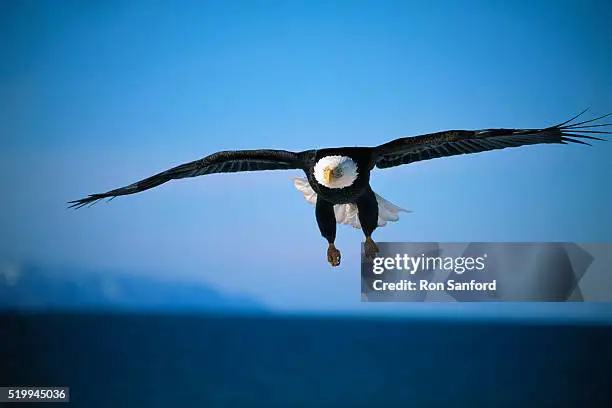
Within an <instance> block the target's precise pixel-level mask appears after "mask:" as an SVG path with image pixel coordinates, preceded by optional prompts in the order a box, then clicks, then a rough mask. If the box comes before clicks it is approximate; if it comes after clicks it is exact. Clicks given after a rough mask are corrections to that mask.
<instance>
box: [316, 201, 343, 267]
mask: <svg viewBox="0 0 612 408" xmlns="http://www.w3.org/2000/svg"><path fill="white" fill-rule="evenodd" d="M315 214H316V217H317V224H318V225H319V230H320V231H321V235H322V236H323V238H325V239H326V240H327V242H328V243H329V246H328V247H327V262H329V263H330V264H331V266H338V265H340V251H338V249H337V248H336V246H335V245H334V241H336V213H335V212H334V205H333V204H332V203H330V202H329V201H325V200H324V199H322V198H321V197H317V206H316V210H315Z"/></svg>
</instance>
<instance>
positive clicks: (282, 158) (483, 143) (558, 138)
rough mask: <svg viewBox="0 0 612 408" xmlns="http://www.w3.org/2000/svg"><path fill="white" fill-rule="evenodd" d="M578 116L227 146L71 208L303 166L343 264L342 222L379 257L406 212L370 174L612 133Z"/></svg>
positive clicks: (320, 220)
mask: <svg viewBox="0 0 612 408" xmlns="http://www.w3.org/2000/svg"><path fill="white" fill-rule="evenodd" d="M584 112H586V110H585V111H583V112H581V113H580V114H579V115H577V116H575V117H573V118H571V119H569V120H567V121H565V122H563V123H560V124H558V125H555V126H550V127H546V128H541V129H483V130H447V131H442V132H436V133H430V134H425V135H419V136H412V137H402V138H398V139H395V140H392V141H390V142H388V143H385V144H382V145H379V146H375V147H339V148H322V149H313V150H305V151H302V152H291V151H287V150H271V149H263V150H234V151H221V152H217V153H214V154H211V155H209V156H206V157H204V158H202V159H199V160H195V161H192V162H189V163H185V164H181V165H179V166H177V167H173V168H171V169H169V170H166V171H163V172H161V173H158V174H155V175H153V176H151V177H148V178H146V179H143V180H140V181H137V182H135V183H133V184H130V185H128V186H125V187H121V188H117V189H115V190H111V191H108V192H106V193H100V194H91V195H89V196H88V197H85V198H82V199H80V200H75V201H70V202H69V203H68V204H70V208H80V207H82V206H84V205H87V204H94V203H95V202H97V201H98V200H101V199H104V198H109V199H111V200H112V199H113V198H115V197H117V196H122V195H128V194H134V193H139V192H141V191H144V190H148V189H150V188H153V187H157V186H159V185H160V184H163V183H165V182H167V181H170V180H175V179H182V178H186V177H196V176H202V175H206V174H213V173H233V172H243V171H258V170H288V169H297V170H302V171H303V172H304V174H305V176H306V177H305V178H295V179H294V185H295V187H296V188H297V189H298V190H299V191H300V192H302V193H303V194H304V197H305V198H306V200H307V201H308V202H310V203H311V204H313V205H314V206H315V217H316V220H317V224H318V226H319V230H320V232H321V235H322V236H323V238H325V239H326V240H327V242H328V248H327V261H328V262H329V263H330V264H331V265H332V266H338V265H339V264H340V251H339V250H338V249H337V248H336V247H335V245H334V243H335V240H336V224H348V225H352V226H353V227H355V228H360V229H361V230H362V231H363V234H364V235H365V243H364V252H365V255H366V256H367V257H369V258H373V257H375V256H376V254H377V253H378V252H379V249H378V246H377V245H376V243H375V242H374V240H373V239H372V233H373V232H374V230H375V229H376V228H377V227H382V226H384V225H386V223H387V222H388V221H397V220H398V219H399V213H400V212H408V211H407V210H405V209H403V208H401V207H399V206H396V205H395V204H392V203H391V202H389V201H387V200H385V199H384V198H382V197H381V196H379V195H378V194H376V193H375V192H374V191H372V188H371V187H370V172H371V171H372V170H373V169H374V168H379V169H385V168H389V167H395V166H399V165H402V164H410V163H414V162H417V161H421V160H429V159H434V158H438V157H447V156H455V155H460V154H469V153H478V152H484V151H489V150H498V149H505V148H508V147H518V146H525V145H534V144H544V143H553V144H568V143H580V144H586V145H590V144H589V143H587V142H585V141H583V140H580V139H591V140H604V139H601V138H599V137H594V136H589V135H588V134H602V135H603V134H610V133H612V132H610V131H601V130H593V128H597V127H601V126H610V125H612V124H609V123H603V124H595V123H594V122H595V121H598V120H600V119H603V118H605V117H608V116H610V115H612V113H610V114H608V115H604V116H601V117H598V118H595V119H591V120H586V121H582V122H578V123H573V124H572V122H573V121H575V120H576V119H577V118H578V117H580V116H581V115H582V114H583V113H584Z"/></svg>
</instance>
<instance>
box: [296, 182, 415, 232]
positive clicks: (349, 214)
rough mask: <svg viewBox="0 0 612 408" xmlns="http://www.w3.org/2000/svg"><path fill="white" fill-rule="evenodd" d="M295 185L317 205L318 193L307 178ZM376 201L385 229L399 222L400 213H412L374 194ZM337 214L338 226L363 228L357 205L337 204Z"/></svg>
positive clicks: (381, 222) (380, 220)
mask: <svg viewBox="0 0 612 408" xmlns="http://www.w3.org/2000/svg"><path fill="white" fill-rule="evenodd" d="M293 185H294V186H295V188H297V189H298V190H299V191H300V192H301V193H302V194H304V198H305V199H306V201H308V202H309V203H310V204H312V205H316V203H317V193H315V192H314V190H313V189H312V187H310V184H309V183H308V180H307V179H306V178H305V177H295V178H294V179H293ZM374 195H375V196H376V201H378V226H379V227H384V226H385V225H387V222H389V221H398V220H399V213H400V212H410V211H409V210H406V209H403V208H401V207H398V206H397V205H395V204H393V203H391V202H389V201H387V200H385V199H384V198H382V197H381V196H379V195H378V194H376V193H374ZM334 212H335V213H336V222H337V223H338V224H347V225H352V226H353V227H355V228H361V224H360V223H359V215H358V211H357V205H355V204H336V205H335V206H334Z"/></svg>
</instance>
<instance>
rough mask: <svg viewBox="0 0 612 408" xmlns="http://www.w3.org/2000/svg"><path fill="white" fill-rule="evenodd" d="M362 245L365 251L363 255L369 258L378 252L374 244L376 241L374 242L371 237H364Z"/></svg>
mask: <svg viewBox="0 0 612 408" xmlns="http://www.w3.org/2000/svg"><path fill="white" fill-rule="evenodd" d="M363 247H364V248H363V249H364V251H365V256H366V257H367V258H370V259H372V258H375V257H376V254H378V253H379V252H380V249H379V248H378V245H376V242H374V240H373V239H372V237H366V240H365V244H364V245H363Z"/></svg>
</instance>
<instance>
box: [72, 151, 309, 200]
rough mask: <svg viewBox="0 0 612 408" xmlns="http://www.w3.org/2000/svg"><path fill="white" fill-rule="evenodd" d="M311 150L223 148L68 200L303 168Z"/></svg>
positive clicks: (111, 195) (110, 197) (109, 195)
mask: <svg viewBox="0 0 612 408" xmlns="http://www.w3.org/2000/svg"><path fill="white" fill-rule="evenodd" d="M309 152H310V151H306V152H299V153H296V152H290V151H287V150H272V149H263V150H228V151H221V152H217V153H214V154H211V155H209V156H206V157H204V158H202V159H200V160H195V161H192V162H189V163H184V164H181V165H179V166H176V167H173V168H171V169H168V170H166V171H163V172H161V173H158V174H155V175H153V176H151V177H147V178H145V179H143V180H140V181H137V182H135V183H133V184H130V185H128V186H125V187H121V188H117V189H115V190H111V191H107V192H106V193H99V194H91V195H89V196H87V197H85V198H82V199H80V200H75V201H70V202H69V203H68V204H70V207H69V208H80V207H83V206H84V205H87V204H90V205H91V204H94V203H96V202H97V201H99V200H102V199H104V198H109V199H112V198H115V197H117V196H122V195H128V194H135V193H139V192H141V191H145V190H148V189H151V188H153V187H157V186H159V185H160V184H163V183H166V182H168V181H170V180H177V179H182V178H187V177H198V176H203V175H207V174H214V173H235V172H245V171H260V170H288V169H303V168H304V158H305V157H307V156H308V153H309Z"/></svg>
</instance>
